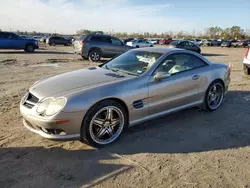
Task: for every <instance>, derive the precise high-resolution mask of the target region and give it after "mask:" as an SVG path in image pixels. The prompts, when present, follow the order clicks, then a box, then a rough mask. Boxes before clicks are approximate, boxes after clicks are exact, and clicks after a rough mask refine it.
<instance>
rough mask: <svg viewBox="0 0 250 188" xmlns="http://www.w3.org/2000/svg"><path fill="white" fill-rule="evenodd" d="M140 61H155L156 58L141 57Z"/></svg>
mask: <svg viewBox="0 0 250 188" xmlns="http://www.w3.org/2000/svg"><path fill="white" fill-rule="evenodd" d="M139 61H142V62H144V63H154V60H153V59H152V58H146V57H140V58H139Z"/></svg>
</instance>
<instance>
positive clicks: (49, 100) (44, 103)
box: [36, 98, 53, 113]
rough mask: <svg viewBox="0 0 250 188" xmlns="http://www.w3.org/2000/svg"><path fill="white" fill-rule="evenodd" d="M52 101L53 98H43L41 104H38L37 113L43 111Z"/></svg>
mask: <svg viewBox="0 0 250 188" xmlns="http://www.w3.org/2000/svg"><path fill="white" fill-rule="evenodd" d="M52 101H53V99H51V98H49V99H45V100H44V101H43V102H42V103H41V104H39V105H38V107H37V109H36V111H37V113H42V112H45V110H46V109H47V108H48V106H49V104H50V103H51V102H52Z"/></svg>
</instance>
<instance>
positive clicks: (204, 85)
mask: <svg viewBox="0 0 250 188" xmlns="http://www.w3.org/2000/svg"><path fill="white" fill-rule="evenodd" d="M199 73H200V74H201V75H202V80H201V84H200V88H199V91H198V92H199V95H200V98H201V100H203V99H204V96H205V93H206V91H207V89H208V87H209V85H210V84H211V83H212V82H213V81H215V80H221V81H223V83H224V86H225V91H227V89H228V87H229V84H230V81H231V80H230V71H229V67H228V66H227V65H224V64H217V63H211V64H210V65H208V66H206V67H204V68H203V69H200V72H199Z"/></svg>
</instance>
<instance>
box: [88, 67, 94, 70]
mask: <svg viewBox="0 0 250 188" xmlns="http://www.w3.org/2000/svg"><path fill="white" fill-rule="evenodd" d="M88 69H89V70H95V69H96V67H89V68H88Z"/></svg>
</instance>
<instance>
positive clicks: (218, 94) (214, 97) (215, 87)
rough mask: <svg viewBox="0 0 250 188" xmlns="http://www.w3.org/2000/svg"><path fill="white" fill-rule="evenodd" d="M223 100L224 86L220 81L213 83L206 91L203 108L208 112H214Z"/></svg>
mask: <svg viewBox="0 0 250 188" xmlns="http://www.w3.org/2000/svg"><path fill="white" fill-rule="evenodd" d="M223 98H224V86H223V84H222V82H221V81H214V82H213V83H211V84H210V86H209V87H208V89H207V92H206V95H205V99H204V102H203V108H204V109H205V110H208V111H214V110H216V109H217V108H219V107H220V105H221V103H222V100H223Z"/></svg>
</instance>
